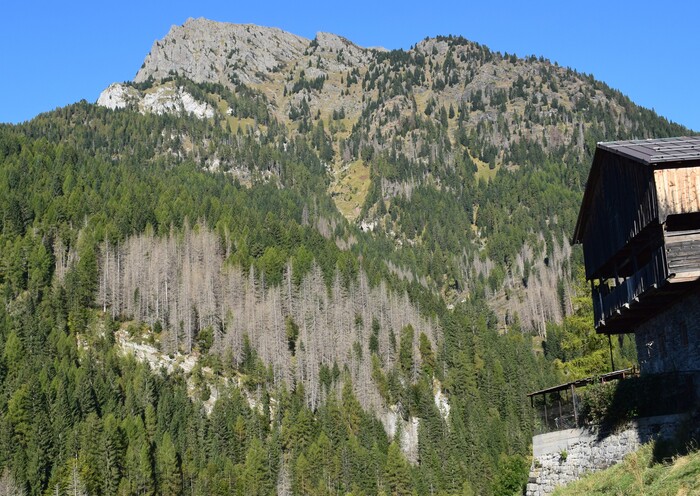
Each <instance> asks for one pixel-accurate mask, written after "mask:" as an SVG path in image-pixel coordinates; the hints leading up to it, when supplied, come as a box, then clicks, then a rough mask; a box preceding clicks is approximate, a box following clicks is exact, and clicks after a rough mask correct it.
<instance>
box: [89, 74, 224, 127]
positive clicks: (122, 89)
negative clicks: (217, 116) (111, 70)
mask: <svg viewBox="0 0 700 496" xmlns="http://www.w3.org/2000/svg"><path fill="white" fill-rule="evenodd" d="M97 104H98V105H101V106H103V107H107V108H111V109H121V108H127V107H133V108H137V109H138V110H139V111H140V112H141V113H153V114H158V115H162V114H192V115H194V116H195V117H198V118H199V119H205V118H206V119H210V118H212V117H214V108H213V107H212V106H211V105H210V104H208V103H207V102H200V101H198V100H197V99H196V98H195V97H194V96H192V95H191V94H189V93H188V92H187V91H185V90H184V89H183V88H180V87H177V86H175V84H173V83H166V84H164V85H162V86H158V87H156V88H153V89H150V90H146V91H139V90H138V89H136V88H134V87H133V86H128V85H126V84H121V83H114V84H111V85H110V86H109V87H108V88H107V89H106V90H104V91H103V92H102V93H101V94H100V97H99V98H98V99H97Z"/></svg>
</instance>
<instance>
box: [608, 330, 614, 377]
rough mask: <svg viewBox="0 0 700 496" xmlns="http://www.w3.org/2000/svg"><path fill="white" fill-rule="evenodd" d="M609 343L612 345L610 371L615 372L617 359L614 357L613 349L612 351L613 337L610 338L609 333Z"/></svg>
mask: <svg viewBox="0 0 700 496" xmlns="http://www.w3.org/2000/svg"><path fill="white" fill-rule="evenodd" d="M608 345H609V346H610V367H612V368H611V369H610V372H615V360H614V359H613V351H612V338H610V334H608Z"/></svg>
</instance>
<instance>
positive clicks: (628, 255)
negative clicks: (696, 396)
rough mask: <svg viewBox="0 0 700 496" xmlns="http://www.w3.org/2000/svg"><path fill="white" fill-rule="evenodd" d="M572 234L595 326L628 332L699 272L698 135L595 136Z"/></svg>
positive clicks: (699, 149) (687, 284)
mask: <svg viewBox="0 0 700 496" xmlns="http://www.w3.org/2000/svg"><path fill="white" fill-rule="evenodd" d="M574 242H575V243H582V244H583V252H584V260H585V264H586V277H587V278H588V279H589V280H590V281H591V284H592V289H593V308H594V314H595V327H596V330H598V332H604V333H621V332H633V331H634V329H635V328H636V326H637V325H639V324H640V323H642V322H644V321H645V320H646V319H648V318H649V317H651V316H653V315H655V314H656V313H658V312H659V311H660V310H661V309H663V308H665V307H667V306H668V305H669V304H670V303H672V302H673V301H674V300H675V299H677V298H678V297H679V296H680V295H682V294H683V293H685V292H686V291H688V289H689V287H690V286H692V285H693V284H694V283H695V282H696V281H697V280H698V279H700V138H695V137H693V138H670V139H663V140H644V141H619V142H610V143H599V144H598V147H597V149H596V153H595V156H594V159H593V165H592V167H591V172H590V175H589V178H588V183H587V185H586V191H585V193H584V198H583V202H582V205H581V211H580V212H579V217H578V222H577V224H576V230H575V232H574Z"/></svg>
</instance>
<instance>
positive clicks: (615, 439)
mask: <svg viewBox="0 0 700 496" xmlns="http://www.w3.org/2000/svg"><path fill="white" fill-rule="evenodd" d="M685 419H687V415H685V414H682V415H664V416H659V417H646V418H641V419H637V420H635V421H633V422H630V423H629V424H628V425H627V426H625V427H623V428H621V429H619V430H618V431H616V432H614V433H604V432H601V431H600V430H599V429H598V428H595V427H591V428H579V429H566V430H563V431H556V432H550V433H547V434H541V435H539V436H535V437H534V438H533V440H532V449H533V462H532V466H531V467H530V480H529V482H528V484H527V491H526V495H527V496H545V495H548V494H551V493H552V492H553V491H554V488H555V487H556V486H561V485H565V484H568V483H569V482H572V481H575V480H577V479H579V478H581V477H582V476H583V475H584V474H586V473H588V472H595V471H597V470H602V469H605V468H608V467H609V466H611V465H614V464H616V463H617V462H619V461H621V460H622V458H624V456H625V455H627V454H629V453H632V452H633V451H636V450H637V449H639V448H640V446H641V445H642V444H644V443H646V442H648V441H651V440H653V439H657V438H659V437H661V438H671V437H673V435H674V434H675V433H676V431H677V429H678V427H679V426H680V424H681V423H682V422H683V421H684V420H685Z"/></svg>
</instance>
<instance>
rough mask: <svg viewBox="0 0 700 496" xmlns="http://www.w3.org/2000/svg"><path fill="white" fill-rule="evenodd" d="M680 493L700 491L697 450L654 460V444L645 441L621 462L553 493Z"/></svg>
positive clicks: (576, 495)
mask: <svg viewBox="0 0 700 496" xmlns="http://www.w3.org/2000/svg"><path fill="white" fill-rule="evenodd" d="M628 494H629V495H631V494H639V495H644V496H662V495H663V496H671V495H673V496H682V495H693V494H695V495H699V494H700V452H692V453H690V454H688V455H686V456H679V457H675V458H673V459H672V461H671V462H668V463H655V462H654V445H653V444H652V443H650V444H647V445H646V446H644V447H643V448H641V449H640V450H639V451H636V452H635V453H632V454H630V455H628V456H627V457H625V459H624V460H623V462H622V463H620V464H618V465H615V466H614V467H611V468H609V469H607V470H604V471H602V472H596V473H594V474H591V475H589V476H587V477H585V478H583V479H581V480H580V481H577V482H574V483H572V484H569V485H568V486H566V487H564V488H560V489H558V490H557V491H555V492H554V496H584V495H586V496H590V495H628Z"/></svg>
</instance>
